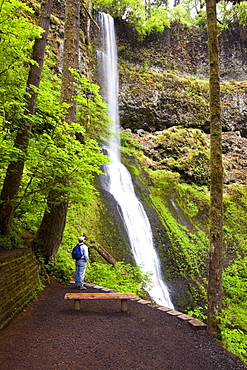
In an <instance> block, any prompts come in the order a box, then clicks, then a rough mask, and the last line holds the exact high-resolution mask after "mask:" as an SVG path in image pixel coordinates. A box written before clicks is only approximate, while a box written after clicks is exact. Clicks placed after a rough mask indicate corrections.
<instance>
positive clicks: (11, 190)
mask: <svg viewBox="0 0 247 370" xmlns="http://www.w3.org/2000/svg"><path fill="white" fill-rule="evenodd" d="M52 2H53V0H47V1H45V2H43V3H42V4H41V9H40V17H39V21H38V25H39V26H40V27H41V28H43V30H44V32H43V33H42V37H41V38H39V39H36V40H35V43H34V47H33V56H32V59H33V60H34V61H35V62H36V63H35V64H32V65H31V66H30V70H29V75H28V80H27V88H26V96H25V99H26V109H25V112H24V115H25V116H24V118H22V119H21V120H20V122H19V124H18V129H17V134H16V138H15V143H14V147H15V148H16V149H19V150H20V153H21V154H20V156H19V158H18V160H16V161H11V162H10V163H9V165H8V168H7V171H6V175H5V180H4V183H3V187H2V191H1V196H0V235H3V236H7V235H8V234H9V230H10V224H11V220H12V217H13V212H14V207H15V198H16V195H17V193H18V190H19V187H20V183H21V178H22V174H23V169H24V163H25V157H26V153H27V149H28V143H29V137H30V132H31V130H32V120H31V119H29V118H28V116H30V115H31V116H32V115H34V113H35V106H36V99H37V88H38V87H39V83H40V78H41V72H42V67H43V62H44V55H45V48H46V43H47V36H48V30H49V25H50V15H51V11H52Z"/></svg>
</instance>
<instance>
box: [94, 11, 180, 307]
mask: <svg viewBox="0 0 247 370" xmlns="http://www.w3.org/2000/svg"><path fill="white" fill-rule="evenodd" d="M97 22H98V24H99V26H100V28H101V34H102V45H103V47H102V50H101V51H98V56H97V58H98V64H99V65H100V69H101V77H102V80H101V83H102V91H103V98H104V101H105V103H106V104H107V105H108V110H109V116H110V118H111V120H112V121H113V123H114V125H113V127H110V131H111V132H113V133H114V134H113V135H112V139H111V140H110V142H109V143H108V144H107V145H106V146H105V147H104V150H105V151H106V154H107V155H108V156H109V157H110V158H111V160H112V163H111V164H109V165H107V164H106V165H105V166H104V172H105V173H106V176H102V186H103V187H104V189H106V190H107V191H108V192H110V193H111V194H112V195H113V197H114V198H115V200H116V202H117V203H118V205H119V207H120V209H121V215H122V219H123V223H124V226H125V229H126V232H127V234H128V238H129V243H130V248H131V251H132V253H133V256H134V259H135V261H136V263H137V265H138V266H140V267H141V268H142V270H143V271H144V272H145V273H147V272H148V273H150V274H151V280H152V284H149V286H148V288H147V292H148V294H149V295H150V297H151V298H152V299H153V300H154V301H155V302H156V303H158V304H161V305H163V306H166V307H169V308H173V304H172V302H171V299H170V295H169V290H168V288H167V286H166V284H165V283H164V281H163V277H162V272H161V265H160V261H159V258H158V255H157V253H156V251H155V248H154V243H153V235H152V230H151V226H150V223H149V220H148V217H147V215H146V212H145V210H144V208H143V206H142V204H141V202H140V201H139V200H138V199H137V197H136V195H135V191H134V186H133V183H132V179H131V176H130V173H129V172H128V170H127V169H126V167H125V166H124V165H123V164H122V163H121V160H120V139H119V137H120V125H119V114H118V71H117V46H116V40H115V29H114V20H113V18H112V17H111V16H110V15H108V14H105V13H98V14H97Z"/></svg>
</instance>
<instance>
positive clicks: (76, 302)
mask: <svg viewBox="0 0 247 370" xmlns="http://www.w3.org/2000/svg"><path fill="white" fill-rule="evenodd" d="M133 298H136V294H135V293H117V292H116V293H66V294H65V296H64V299H73V300H74V308H75V310H77V311H79V310H80V308H81V302H80V301H81V300H82V299H121V311H122V312H126V311H128V301H127V300H128V299H133Z"/></svg>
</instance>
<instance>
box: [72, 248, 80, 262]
mask: <svg viewBox="0 0 247 370" xmlns="http://www.w3.org/2000/svg"><path fill="white" fill-rule="evenodd" d="M80 246H81V244H76V246H75V247H74V248H73V250H72V253H71V254H72V258H73V259H74V260H79V259H80V258H81V257H82V253H81V248H80Z"/></svg>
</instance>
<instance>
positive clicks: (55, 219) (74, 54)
mask: <svg viewBox="0 0 247 370" xmlns="http://www.w3.org/2000/svg"><path fill="white" fill-rule="evenodd" d="M79 31H80V2H79V0H67V1H66V5H65V27H64V52H63V62H62V63H63V70H62V86H61V103H67V104H69V105H70V107H69V109H68V112H67V115H66V122H68V123H73V122H75V120H76V103H75V100H73V97H74V95H75V86H74V82H75V80H74V77H73V75H72V74H71V72H70V71H69V69H70V68H73V69H77V68H78V59H79V56H78V54H79ZM68 181H69V179H57V182H58V183H59V182H60V184H61V185H62V187H63V186H64V185H66V184H67V183H68ZM66 195H67V194H66V193H65V191H55V190H54V189H52V190H50V192H49V195H48V199H47V206H48V209H47V210H45V212H44V216H43V219H42V222H41V225H40V227H39V230H38V233H37V235H36V237H35V239H34V240H33V242H32V248H33V249H34V251H35V252H37V251H39V252H40V253H41V255H42V256H43V257H44V258H45V260H46V261H48V260H49V258H50V257H52V256H54V255H55V253H56V252H57V250H58V248H59V245H60V243H61V241H62V237H63V231H64V227H65V223H66V217H67V209H68V202H67V200H66ZM56 215H57V216H56Z"/></svg>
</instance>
